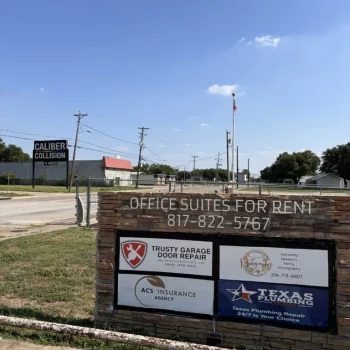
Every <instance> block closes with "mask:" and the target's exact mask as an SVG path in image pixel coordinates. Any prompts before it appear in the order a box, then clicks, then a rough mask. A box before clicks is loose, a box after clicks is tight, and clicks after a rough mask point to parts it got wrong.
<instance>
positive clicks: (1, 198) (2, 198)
mask: <svg viewBox="0 0 350 350" xmlns="http://www.w3.org/2000/svg"><path fill="white" fill-rule="evenodd" d="M6 199H12V197H0V201H1V200H6Z"/></svg>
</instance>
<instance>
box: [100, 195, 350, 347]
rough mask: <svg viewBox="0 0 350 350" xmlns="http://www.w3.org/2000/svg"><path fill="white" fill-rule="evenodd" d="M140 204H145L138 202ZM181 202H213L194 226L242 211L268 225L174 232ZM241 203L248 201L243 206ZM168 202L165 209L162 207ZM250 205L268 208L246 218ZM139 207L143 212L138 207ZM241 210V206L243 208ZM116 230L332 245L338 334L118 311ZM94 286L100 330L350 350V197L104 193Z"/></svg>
mask: <svg viewBox="0 0 350 350" xmlns="http://www.w3.org/2000/svg"><path fill="white" fill-rule="evenodd" d="M150 197H152V198H165V197H166V198H167V201H163V204H164V205H163V206H161V207H160V208H158V209H157V208H155V207H154V204H153V205H152V206H150V205H149V204H150V203H151V202H150V201H149V198H150ZM135 198H137V199H135ZM142 198H144V200H143V201H140V200H141V199H142ZM183 198H186V200H187V201H189V200H190V199H192V200H196V201H197V200H199V201H201V200H204V203H205V200H208V201H207V203H209V211H208V210H205V209H203V208H204V207H203V206H201V207H199V209H196V210H192V211H190V212H186V213H187V214H188V215H189V221H194V219H193V220H191V219H192V218H196V217H198V216H200V215H205V216H208V215H217V214H219V215H220V216H222V217H224V220H225V222H226V221H228V220H232V218H234V216H237V215H241V216H242V217H243V214H244V213H242V212H241V213H240V211H242V210H243V211H244V210H246V209H247V210H248V213H247V211H245V214H244V215H246V216H250V217H252V218H253V217H260V218H261V217H262V216H264V215H265V216H266V217H268V218H269V221H268V225H267V226H266V227H262V226H259V229H253V228H252V227H247V228H240V229H234V228H233V226H232V225H231V226H227V225H226V226H224V227H223V228H220V227H215V228H211V227H208V225H206V227H198V223H193V224H192V223H191V224H189V225H188V226H185V227H184V226H181V221H179V223H180V226H179V225H178V223H176V224H174V225H173V222H172V221H171V222H170V224H171V225H172V226H171V227H169V215H170V214H179V215H180V214H181V215H182V214H184V212H183V211H181V205H182V204H183V203H185V202H181V200H182V199H183ZM170 199H173V200H170ZM215 199H218V200H220V201H222V200H224V199H226V200H227V201H228V202H227V203H229V205H230V206H231V207H232V206H234V205H236V209H237V208H238V209H237V211H231V210H230V211H228V212H225V210H224V203H222V202H220V203H221V204H220V205H219V204H218V203H219V202H215ZM209 200H210V201H209ZM240 200H242V201H243V202H239V201H240ZM261 200H264V201H265V202H266V203H267V204H266V206H264V205H263V203H260V202H258V201H261ZM237 201H238V202H237ZM244 201H251V202H250V204H249V205H250V207H249V208H248V207H247V208H244ZM301 201H304V202H301ZM166 202H167V203H168V204H167V205H165V203H166ZM253 202H254V203H255V204H256V205H257V206H256V208H259V206H260V209H262V208H263V209H264V210H261V211H260V216H259V215H258V213H256V212H254V213H253V212H249V210H250V208H252V205H253V204H252V203H253ZM137 203H141V204H142V205H141V206H139V205H138V204H137ZM153 203H154V201H153ZM181 203H182V204H181ZM202 203H203V202H202ZM235 203H236V204H235ZM237 203H240V205H239V206H238V207H237ZM257 203H258V204H257ZM259 203H260V204H259ZM281 203H282V204H281ZM310 203H311V204H310ZM255 204H254V205H255ZM192 209H194V208H192ZM201 209H203V210H202V211H201ZM207 209H208V208H207ZM216 209H217V210H216ZM254 222H257V220H256V221H254ZM238 226H239V225H238ZM117 230H124V231H125V230H129V231H130V232H136V231H148V234H149V233H150V232H157V233H158V234H159V233H163V234H164V237H167V234H168V232H181V233H192V234H193V233H195V234H198V240H200V237H204V236H205V235H207V234H217V235H218V237H219V236H221V235H231V236H237V237H261V238H264V239H266V240H269V239H271V238H274V239H276V238H289V239H309V240H312V241H315V242H317V241H318V240H329V241H332V242H334V243H335V250H336V257H335V258H334V266H335V269H334V271H333V273H334V276H332V278H331V279H330V280H331V281H332V283H334V290H335V305H334V307H333V310H332V312H334V315H335V316H334V317H335V322H336V329H335V330H334V331H332V332H319V331H314V330H313V329H309V330H300V329H290V328H286V327H279V326H269V325H268V324H253V323H250V322H249V320H244V321H243V322H231V321H230V322H228V321H219V320H218V321H213V319H200V318H193V317H188V316H179V315H176V316H175V315H171V312H169V311H164V312H159V313H150V312H146V311H143V309H142V308H140V309H137V310H136V309H133V310H124V309H118V306H117V305H116V303H115V299H116V298H115V296H116V293H117V290H116V274H117V272H116V266H117V263H116V256H117V252H118V251H119V247H116V242H117V237H116V235H117ZM203 235H204V236H203ZM311 263H312V261H310V264H311ZM315 273H316V274H317V273H321V271H315ZM96 282H97V283H96V307H95V323H96V325H98V326H103V327H107V328H111V329H115V330H117V331H125V332H135V333H138V334H146V335H150V336H156V337H161V338H169V339H179V340H185V341H191V342H198V343H202V344H207V342H208V339H209V338H211V339H213V334H215V335H216V336H218V337H219V339H220V341H221V346H225V347H228V348H235V349H254V350H260V349H261V350H269V349H271V350H272V349H288V350H300V349H301V350H314V349H315V350H322V349H324V350H331V349H334V350H349V349H350V197H328V196H327V197H322V196H318V197H316V196H267V195H266V196H260V197H259V196H256V195H251V196H250V195H237V194H224V195H205V194H204V195H199V194H175V193H172V194H161V193H131V192H118V193H114V192H104V193H99V211H98V233H97V280H96ZM214 338H215V337H214Z"/></svg>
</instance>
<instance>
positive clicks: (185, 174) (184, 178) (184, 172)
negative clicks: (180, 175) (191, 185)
mask: <svg viewBox="0 0 350 350" xmlns="http://www.w3.org/2000/svg"><path fill="white" fill-rule="evenodd" d="M184 182H186V167H185V166H184Z"/></svg>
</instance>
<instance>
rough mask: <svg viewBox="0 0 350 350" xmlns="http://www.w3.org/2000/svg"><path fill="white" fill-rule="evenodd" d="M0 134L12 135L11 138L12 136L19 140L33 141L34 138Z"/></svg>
mask: <svg viewBox="0 0 350 350" xmlns="http://www.w3.org/2000/svg"><path fill="white" fill-rule="evenodd" d="M0 136H4V137H12V138H14V139H21V140H29V141H34V139H29V138H27V137H20V136H13V135H4V134H0Z"/></svg>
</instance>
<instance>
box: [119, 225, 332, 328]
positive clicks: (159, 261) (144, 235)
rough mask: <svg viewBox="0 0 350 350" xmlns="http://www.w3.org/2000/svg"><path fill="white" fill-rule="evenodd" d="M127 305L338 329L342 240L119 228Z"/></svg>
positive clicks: (121, 297)
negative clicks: (338, 264) (338, 244)
mask: <svg viewBox="0 0 350 350" xmlns="http://www.w3.org/2000/svg"><path fill="white" fill-rule="evenodd" d="M116 237H117V238H116V246H117V247H119V248H118V249H117V250H116V271H117V272H116V276H117V277H116V286H115V290H116V294H115V306H116V308H119V309H131V310H132V309H140V310H142V311H143V312H147V311H148V312H164V313H168V314H175V315H178V314H180V315H186V316H189V317H191V316H192V317H196V318H208V319H210V318H212V316H213V315H215V316H216V317H217V320H218V322H220V321H225V322H227V321H228V322H229V321H233V322H248V323H263V324H271V325H275V326H279V327H285V328H293V329H314V330H317V331H323V332H330V331H332V332H333V331H334V330H335V329H336V322H335V290H334V285H335V284H334V283H335V282H334V280H335V276H334V264H335V243H334V242H330V241H321V240H317V241H311V240H307V239H293V240H291V239H283V238H257V237H249V238H248V237H238V236H217V235H212V236H209V235H206V236H203V237H201V239H202V240H199V238H198V235H196V234H191V233H180V232H167V233H164V232H162V233H160V232H141V231H137V232H133V231H121V230H118V231H117V232H116Z"/></svg>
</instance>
